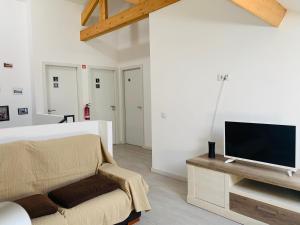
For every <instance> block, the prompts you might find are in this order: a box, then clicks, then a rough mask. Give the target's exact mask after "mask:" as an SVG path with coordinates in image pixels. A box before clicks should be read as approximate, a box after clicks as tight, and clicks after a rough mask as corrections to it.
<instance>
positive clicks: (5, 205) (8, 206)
mask: <svg viewBox="0 0 300 225" xmlns="http://www.w3.org/2000/svg"><path fill="white" fill-rule="evenodd" d="M0 224H1V225H31V220H30V217H29V215H28V214H27V212H26V211H25V209H23V208H22V207H21V206H20V205H18V204H16V203H14V202H0Z"/></svg>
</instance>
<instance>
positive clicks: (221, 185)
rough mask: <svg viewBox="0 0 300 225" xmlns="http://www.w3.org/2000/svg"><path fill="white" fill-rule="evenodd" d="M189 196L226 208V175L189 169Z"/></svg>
mask: <svg viewBox="0 0 300 225" xmlns="http://www.w3.org/2000/svg"><path fill="white" fill-rule="evenodd" d="M188 177H189V178H188V186H189V196H190V197H192V198H194V199H198V200H202V201H206V202H208V203H211V204H214V205H217V206H220V207H223V208H224V207H225V175H224V174H223V173H219V172H215V171H212V170H208V169H204V168H198V167H194V166H189V167H188Z"/></svg>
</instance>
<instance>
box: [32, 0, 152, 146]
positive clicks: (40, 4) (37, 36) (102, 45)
mask: <svg viewBox="0 0 300 225" xmlns="http://www.w3.org/2000/svg"><path fill="white" fill-rule="evenodd" d="M82 8H83V6H82V5H80V4H76V3H73V2H70V1H62V0H51V1H48V0H31V20H32V22H31V23H32V43H33V46H32V47H33V52H32V68H33V79H34V83H35V96H36V97H35V101H36V111H37V112H38V113H41V114H43V113H46V112H47V105H46V104H45V102H46V101H45V96H46V93H45V90H46V88H45V83H44V82H43V78H44V76H45V74H43V73H44V71H43V67H42V65H43V63H48V62H49V63H57V64H66V65H70V66H72V65H73V66H78V65H82V64H85V65H90V66H96V67H104V68H106V67H113V68H117V67H122V68H124V67H128V66H136V65H142V66H143V69H144V87H145V93H144V96H145V97H144V98H145V99H144V101H145V146H146V147H148V148H151V96H150V60H149V55H150V54H149V26H148V20H145V21H141V22H139V23H136V24H134V25H132V26H128V27H126V28H123V29H121V30H118V31H116V32H113V33H110V34H107V35H104V36H101V37H99V38H96V39H93V40H92V41H88V42H81V41H80V40H79V31H80V30H81V29H82V27H81V26H80V15H81V11H82ZM53 15H55V16H53ZM79 73H80V81H79V83H81V85H80V86H79V96H80V99H79V101H80V102H79V104H80V106H81V108H83V107H84V105H85V104H86V103H89V102H90V100H89V99H90V96H89V87H88V86H89V81H88V76H89V68H87V69H86V70H82V69H79ZM120 97H121V98H120V99H123V98H122V96H120ZM119 108H120V115H122V108H121V107H119ZM79 113H80V116H81V117H82V112H79ZM120 119H121V123H122V119H124V118H122V116H120ZM34 121H35V122H38V118H37V116H35V117H34ZM121 128H122V126H121ZM122 131H123V130H121V131H120V134H118V135H117V136H120V137H121V140H120V141H122V139H124V132H122Z"/></svg>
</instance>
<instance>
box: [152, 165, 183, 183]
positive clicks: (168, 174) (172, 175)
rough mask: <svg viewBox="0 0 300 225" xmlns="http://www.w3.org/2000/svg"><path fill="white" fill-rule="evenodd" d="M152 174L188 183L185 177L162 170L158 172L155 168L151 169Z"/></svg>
mask: <svg viewBox="0 0 300 225" xmlns="http://www.w3.org/2000/svg"><path fill="white" fill-rule="evenodd" d="M151 172H152V173H157V174H159V175H162V176H166V177H170V178H172V179H175V180H179V181H184V182H187V178H186V177H183V176H179V175H175V174H172V173H168V172H165V171H161V170H157V169H154V168H151Z"/></svg>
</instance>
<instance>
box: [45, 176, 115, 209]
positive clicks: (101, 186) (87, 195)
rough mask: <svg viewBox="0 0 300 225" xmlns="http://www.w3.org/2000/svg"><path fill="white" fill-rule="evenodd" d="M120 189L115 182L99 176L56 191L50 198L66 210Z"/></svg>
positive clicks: (51, 193)
mask: <svg viewBox="0 0 300 225" xmlns="http://www.w3.org/2000/svg"><path fill="white" fill-rule="evenodd" d="M118 188H119V185H118V183H116V182H115V181H113V180H111V179H109V178H107V177H106V176H103V175H101V174H97V175H94V176H91V177H88V178H86V179H84V180H81V181H78V182H76V183H73V184H70V185H68V186H65V187H62V188H59V189H57V190H54V191H52V192H50V193H49V194H48V196H49V198H50V199H51V200H52V201H54V202H55V203H57V204H58V205H61V206H62V207H64V208H67V209H70V208H72V207H74V206H77V205H79V204H80V203H83V202H85V201H88V200H90V199H92V198H95V197H98V196H100V195H102V194H106V193H109V192H111V191H114V190H116V189H118Z"/></svg>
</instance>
